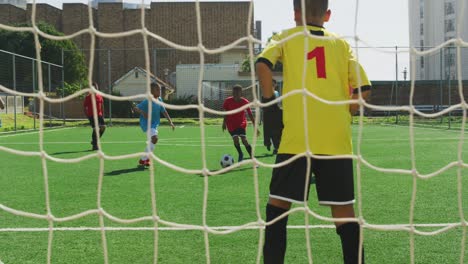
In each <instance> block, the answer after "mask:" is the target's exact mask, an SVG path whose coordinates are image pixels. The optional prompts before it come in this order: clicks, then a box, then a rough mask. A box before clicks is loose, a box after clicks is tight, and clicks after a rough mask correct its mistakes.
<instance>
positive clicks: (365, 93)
mask: <svg viewBox="0 0 468 264" xmlns="http://www.w3.org/2000/svg"><path fill="white" fill-rule="evenodd" d="M371 88H372V87H371V86H369V85H365V86H362V87H361V95H362V99H364V101H367V99H369V96H370V94H371ZM351 99H353V100H355V99H359V88H355V89H353V94H352V95H351ZM358 110H359V104H350V105H349V112H350V113H351V115H355V114H356V113H357V111H358Z"/></svg>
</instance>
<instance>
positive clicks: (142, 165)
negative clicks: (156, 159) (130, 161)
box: [138, 159, 146, 167]
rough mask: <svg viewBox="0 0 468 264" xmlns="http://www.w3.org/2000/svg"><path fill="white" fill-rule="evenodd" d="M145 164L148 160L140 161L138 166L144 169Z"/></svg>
mask: <svg viewBox="0 0 468 264" xmlns="http://www.w3.org/2000/svg"><path fill="white" fill-rule="evenodd" d="M145 164H146V160H142V159H140V160H139V161H138V166H139V167H144V166H145Z"/></svg>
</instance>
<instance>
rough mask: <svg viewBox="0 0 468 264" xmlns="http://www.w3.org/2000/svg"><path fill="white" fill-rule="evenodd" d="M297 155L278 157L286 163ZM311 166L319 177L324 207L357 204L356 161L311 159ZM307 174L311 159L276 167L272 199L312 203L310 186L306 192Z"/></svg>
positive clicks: (321, 199)
mask: <svg viewBox="0 0 468 264" xmlns="http://www.w3.org/2000/svg"><path fill="white" fill-rule="evenodd" d="M293 156H294V155H292V154H278V156H276V163H277V164H278V163H280V162H283V161H286V160H288V159H289V158H291V157H293ZM310 164H311V169H310V172H311V174H312V173H313V174H314V175H315V184H316V185H315V187H316V190H317V197H318V200H319V203H320V204H322V205H346V204H353V203H354V179H353V160H352V159H314V158H311V163H310ZM306 173H307V157H301V158H299V159H297V160H295V161H293V162H291V163H289V164H286V165H284V166H281V167H279V168H274V169H273V176H272V178H271V183H270V197H271V198H275V199H279V200H284V201H288V202H293V203H303V202H304V200H308V199H309V185H310V184H309V185H308V186H307V190H306V189H305V182H306ZM311 174H310V175H308V177H310V176H311ZM309 182H310V178H309ZM304 194H305V196H306V197H305V199H304Z"/></svg>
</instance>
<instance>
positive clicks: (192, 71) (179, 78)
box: [176, 64, 250, 98]
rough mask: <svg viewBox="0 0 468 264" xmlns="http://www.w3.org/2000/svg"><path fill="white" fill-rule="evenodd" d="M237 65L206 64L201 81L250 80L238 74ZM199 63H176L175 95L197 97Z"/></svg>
mask: <svg viewBox="0 0 468 264" xmlns="http://www.w3.org/2000/svg"><path fill="white" fill-rule="evenodd" d="M238 72H239V65H238V64H232V65H223V64H206V65H205V67H204V75H203V78H202V81H236V80H250V75H249V76H239V73H238ZM199 74H200V65H198V64H190V65H187V64H185V65H177V67H176V83H177V88H176V95H177V97H179V98H180V97H187V96H191V95H193V96H196V97H198V80H199Z"/></svg>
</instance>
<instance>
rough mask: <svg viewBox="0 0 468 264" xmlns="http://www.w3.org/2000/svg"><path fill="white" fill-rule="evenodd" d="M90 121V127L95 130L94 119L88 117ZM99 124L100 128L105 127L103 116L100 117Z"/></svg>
mask: <svg viewBox="0 0 468 264" xmlns="http://www.w3.org/2000/svg"><path fill="white" fill-rule="evenodd" d="M88 120H89V125H90V126H91V127H92V128H94V117H92V116H91V117H88ZM98 124H99V126H105V125H106V123H104V117H102V116H98Z"/></svg>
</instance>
